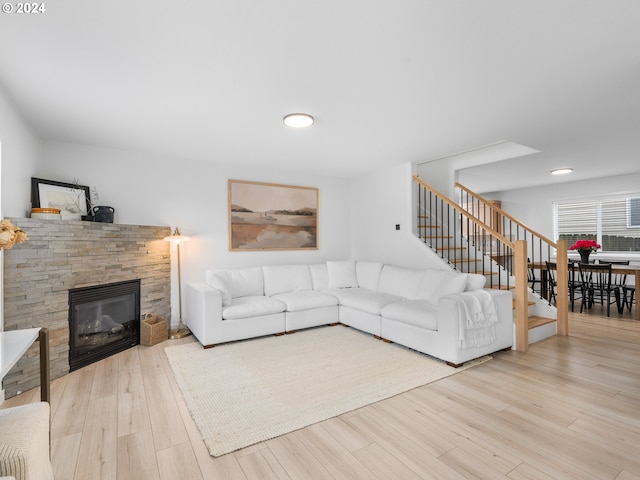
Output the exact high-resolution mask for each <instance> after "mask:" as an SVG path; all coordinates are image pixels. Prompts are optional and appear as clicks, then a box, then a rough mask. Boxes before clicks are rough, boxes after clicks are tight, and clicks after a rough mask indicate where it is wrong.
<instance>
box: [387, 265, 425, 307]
mask: <svg viewBox="0 0 640 480" xmlns="http://www.w3.org/2000/svg"><path fill="white" fill-rule="evenodd" d="M423 275H424V270H415V269H412V268H403V267H396V266H395V265H385V266H383V267H382V272H380V281H379V282H378V290H377V291H378V292H379V293H389V294H391V295H396V296H398V297H403V298H408V299H411V300H414V299H416V298H417V294H418V287H419V286H420V281H421V280H422V276H423Z"/></svg>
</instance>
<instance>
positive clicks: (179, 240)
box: [164, 227, 189, 245]
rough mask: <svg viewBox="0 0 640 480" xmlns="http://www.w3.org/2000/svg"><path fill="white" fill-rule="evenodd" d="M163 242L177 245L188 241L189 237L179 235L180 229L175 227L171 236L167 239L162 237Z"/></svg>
mask: <svg viewBox="0 0 640 480" xmlns="http://www.w3.org/2000/svg"><path fill="white" fill-rule="evenodd" d="M164 240H165V241H167V242H171V243H175V244H176V245H179V244H180V243H182V242H186V241H187V240H189V237H185V236H184V235H182V234H181V233H180V229H179V228H178V227H176V229H175V230H174V231H173V233H172V234H171V235H169V236H168V237H164Z"/></svg>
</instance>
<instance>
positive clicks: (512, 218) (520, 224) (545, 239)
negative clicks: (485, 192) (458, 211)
mask: <svg viewBox="0 0 640 480" xmlns="http://www.w3.org/2000/svg"><path fill="white" fill-rule="evenodd" d="M456 187H458V188H459V189H460V190H462V191H464V192H467V193H468V194H469V195H472V196H474V197H476V198H477V199H478V200H481V201H482V202H483V203H485V204H487V205H490V208H491V209H492V210H494V211H496V212H498V213H499V214H500V215H502V216H504V217H506V218H508V219H509V220H511V221H512V222H513V223H515V224H516V225H518V226H520V227H522V228H523V229H524V230H527V231H529V232H530V233H532V234H534V235H535V236H536V237H538V238H540V239H541V240H543V241H544V242H545V243H548V244H549V245H551V246H552V247H553V248H555V249H557V248H558V245H557V244H556V242H554V241H553V240H551V239H549V238H547V237H545V236H544V235H542V234H541V233H539V232H537V231H536V230H534V229H533V228H531V227H529V226H527V225H525V224H524V223H522V222H521V221H520V220H518V219H517V218H514V217H513V216H512V215H510V214H508V213H507V212H505V211H504V210H502V209H501V208H500V207H496V206H493V205H491V201H490V200H488V199H486V198H484V197H483V196H482V195H480V194H478V193H476V192H473V191H471V190H469V189H468V188H467V187H465V186H464V185H462V184H461V183H458V182H456Z"/></svg>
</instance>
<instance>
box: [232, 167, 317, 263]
mask: <svg viewBox="0 0 640 480" xmlns="http://www.w3.org/2000/svg"><path fill="white" fill-rule="evenodd" d="M317 249H318V189H317V188H312V187H294V186H291V185H278V184H274V183H259V182H245V181H242V180H229V250H231V251H249V250H317Z"/></svg>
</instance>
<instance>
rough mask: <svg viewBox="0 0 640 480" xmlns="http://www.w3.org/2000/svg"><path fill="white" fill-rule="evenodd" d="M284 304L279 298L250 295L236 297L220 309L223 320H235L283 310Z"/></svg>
mask: <svg viewBox="0 0 640 480" xmlns="http://www.w3.org/2000/svg"><path fill="white" fill-rule="evenodd" d="M285 308H286V305H285V304H284V303H283V302H281V301H280V300H276V299H274V298H272V297H265V296H264V295H257V296H256V295H250V296H246V297H236V298H234V299H233V300H232V301H231V305H229V306H227V307H224V308H223V309H222V319H223V320H236V319H238V318H248V317H259V316H261V315H271V314H273V313H281V312H284V310H285Z"/></svg>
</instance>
